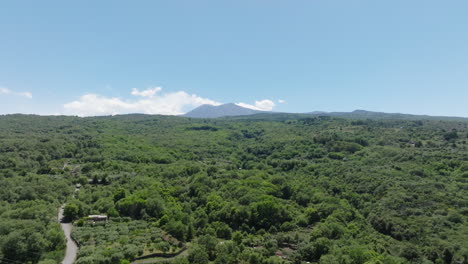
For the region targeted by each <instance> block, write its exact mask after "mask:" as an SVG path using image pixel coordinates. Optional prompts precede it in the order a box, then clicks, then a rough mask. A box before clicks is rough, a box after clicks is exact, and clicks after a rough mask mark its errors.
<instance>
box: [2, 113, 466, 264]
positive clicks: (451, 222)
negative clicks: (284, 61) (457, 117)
mask: <svg viewBox="0 0 468 264" xmlns="http://www.w3.org/2000/svg"><path fill="white" fill-rule="evenodd" d="M467 140H468V122H461V121H437V120H381V121H379V120H351V119H339V118H333V117H314V118H310V117H307V116H305V115H301V116H294V115H284V116H271V117H269V116H267V115H265V116H253V117H251V118H250V117H243V118H229V119H212V120H204V119H190V118H182V117H165V116H145V115H125V116H114V117H96V118H77V117H39V116H24V115H10V116H3V117H0V260H2V261H3V262H1V263H48V264H49V263H50V264H52V263H60V260H61V258H62V257H63V252H64V247H65V244H64V237H63V234H62V233H61V230H60V227H59V225H58V224H57V221H56V217H57V209H58V207H59V206H60V205H61V204H62V203H64V202H65V201H67V205H66V207H65V210H64V214H65V217H66V218H67V219H68V220H72V221H74V225H75V228H74V232H73V237H74V238H75V239H76V240H77V241H78V243H79V245H80V252H79V258H78V260H77V262H76V263H77V264H84V263H86V264H87V263H96V264H101V263H102V264H108V263H109V264H110V263H116V264H119V263H130V262H132V261H134V260H135V259H137V258H142V257H155V256H156V257H158V256H159V257H160V256H166V257H170V256H173V255H177V257H176V258H167V260H166V261H167V262H170V261H172V263H306V262H310V263H321V264H329V263H330V264H331V263H350V264H359V263H367V264H370V263H444V264H449V263H462V264H464V263H468V239H467V238H468V222H467V219H468V198H467V197H468V144H467ZM78 183H79V184H81V185H82V187H81V189H80V191H78V192H77V193H76V197H75V198H72V193H73V190H74V185H75V184H78ZM90 214H106V215H108V216H109V221H108V222H96V223H93V222H92V221H89V220H87V219H86V216H88V215H90ZM181 252H182V253H181Z"/></svg>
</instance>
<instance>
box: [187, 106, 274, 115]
mask: <svg viewBox="0 0 468 264" xmlns="http://www.w3.org/2000/svg"><path fill="white" fill-rule="evenodd" d="M259 113H266V112H264V111H257V110H252V109H249V108H245V107H242V106H238V105H236V104H233V103H229V104H223V105H218V106H214V105H201V106H199V107H197V108H195V109H193V110H192V111H190V112H188V113H186V114H185V115H183V116H185V117H194V118H217V117H226V116H246V115H254V114H259Z"/></svg>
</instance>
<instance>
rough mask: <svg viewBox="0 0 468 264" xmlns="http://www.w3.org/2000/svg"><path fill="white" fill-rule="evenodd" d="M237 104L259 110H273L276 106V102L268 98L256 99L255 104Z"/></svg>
mask: <svg viewBox="0 0 468 264" xmlns="http://www.w3.org/2000/svg"><path fill="white" fill-rule="evenodd" d="M236 105H238V106H242V107H245V108H250V109H253V110H259V111H271V110H273V108H274V107H275V106H276V104H275V103H274V102H273V101H271V100H268V99H265V100H261V101H255V104H254V105H251V104H246V103H236Z"/></svg>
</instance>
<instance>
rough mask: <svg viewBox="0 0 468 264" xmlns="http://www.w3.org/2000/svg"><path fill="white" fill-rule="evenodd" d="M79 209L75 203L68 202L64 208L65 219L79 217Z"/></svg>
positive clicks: (70, 219)
mask: <svg viewBox="0 0 468 264" xmlns="http://www.w3.org/2000/svg"><path fill="white" fill-rule="evenodd" d="M79 211H80V209H79V208H78V205H76V204H73V203H68V204H66V205H65V207H64V208H63V218H64V219H63V220H64V221H66V222H70V221H73V220H75V219H77V218H78V217H79Z"/></svg>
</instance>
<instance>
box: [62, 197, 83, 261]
mask: <svg viewBox="0 0 468 264" xmlns="http://www.w3.org/2000/svg"><path fill="white" fill-rule="evenodd" d="M64 206H65V204H63V205H62V207H60V210H59V213H58V221H59V223H60V226H61V227H62V230H63V233H65V238H66V239H67V249H66V251H65V258H63V261H62V264H73V263H74V262H75V260H76V255H77V254H78V245H77V244H76V243H75V241H73V239H71V231H72V228H73V225H72V224H71V223H62V219H63V207H64Z"/></svg>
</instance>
